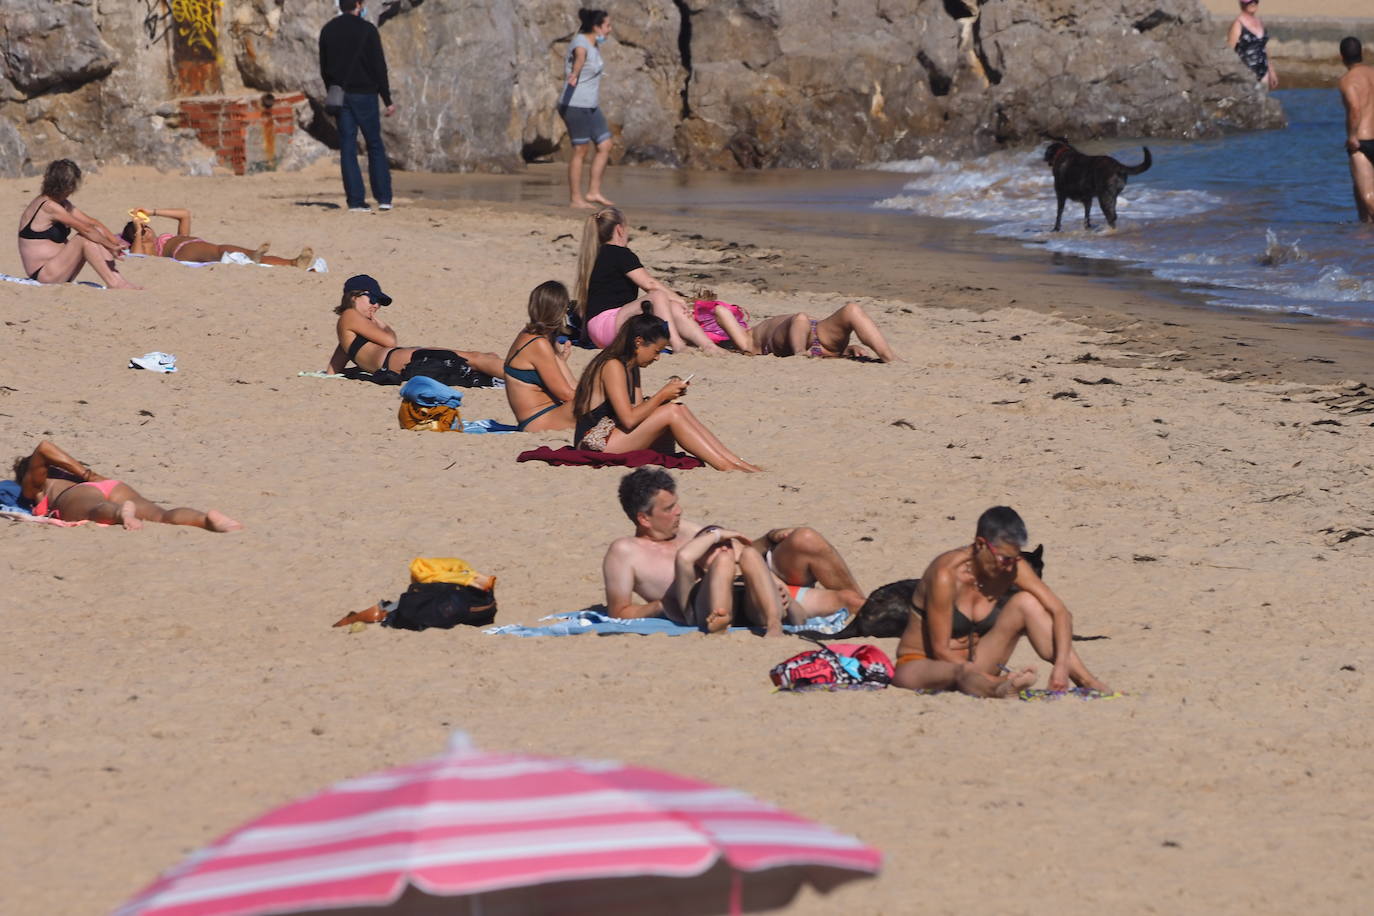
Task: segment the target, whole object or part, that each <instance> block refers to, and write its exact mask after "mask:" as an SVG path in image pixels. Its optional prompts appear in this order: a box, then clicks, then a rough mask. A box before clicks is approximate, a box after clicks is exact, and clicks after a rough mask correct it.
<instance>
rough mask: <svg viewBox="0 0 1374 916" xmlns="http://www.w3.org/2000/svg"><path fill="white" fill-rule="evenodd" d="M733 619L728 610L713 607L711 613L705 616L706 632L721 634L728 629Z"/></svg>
mask: <svg viewBox="0 0 1374 916" xmlns="http://www.w3.org/2000/svg"><path fill="white" fill-rule="evenodd" d="M733 619H734V615H733V614H731V613H730V610H729V608H723V607H713V608H711V613H709V614H707V615H706V632H707V633H723V632H725V631H726V630H728V629H730V622H731V620H733Z"/></svg>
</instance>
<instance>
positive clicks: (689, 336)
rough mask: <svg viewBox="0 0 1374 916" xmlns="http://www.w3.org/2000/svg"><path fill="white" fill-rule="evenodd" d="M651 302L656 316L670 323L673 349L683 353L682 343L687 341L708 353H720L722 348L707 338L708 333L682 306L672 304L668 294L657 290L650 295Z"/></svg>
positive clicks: (670, 337)
mask: <svg viewBox="0 0 1374 916" xmlns="http://www.w3.org/2000/svg"><path fill="white" fill-rule="evenodd" d="M649 301H650V302H652V303H653V304H654V314H655V315H657V316H658V317H660V318H662V319H663V320H664V321H666V322H667V323H668V331H669V334H668V337H669V339H670V340H672V341H675V342H674V343H673V349H674V351H676V352H681V349H682V342H683V341H684V340H685V341H686V342H687V343H689V344H692V345H693V346H696V347H700V348H701V349H702V350H703V351H705V352H706V353H720V352H721V349H720V347H718V346H716V342H715V341H714V340H712V339H711V338H710V337H707V336H706V332H705V331H703V330H702V329H701V325H699V324H697V322H696V319H695V318H693V317H692V316H691V315H689V314H687V313H686V312H685V311H684V310H683V309H682V307H681V306H679V305H677V304H676V303H674V302H672V301H671V300H670V299H669V298H668V293H667V292H665V291H664V290H661V289H656V290H654V291H653V292H651V293H649Z"/></svg>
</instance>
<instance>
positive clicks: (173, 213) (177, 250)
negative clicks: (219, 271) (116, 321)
mask: <svg viewBox="0 0 1374 916" xmlns="http://www.w3.org/2000/svg"><path fill="white" fill-rule="evenodd" d="M129 212H130V214H131V215H132V216H133V219H131V220H129V221H128V222H127V223H125V224H124V231H123V232H121V233H120V235H121V236H122V237H123V238H124V241H126V242H128V243H129V251H130V252H131V253H133V254H146V255H148V256H149V257H155V258H172V259H173V260H176V261H190V262H191V263H193V264H213V263H217V262H218V261H219V260H220V258H222V257H224V256H225V255H226V254H229V253H230V252H234V251H237V252H238V253H239V254H246V255H248V257H250V258H252V259H253V263H255V264H270V265H271V266H273V267H302V268H305V267H309V266H310V265H311V264H313V263H315V252H314V251H312V250H310V249H309V248H302V249H301V253H300V254H298V255H296V256H295V257H294V258H278V257H274V256H272V255H270V254H268V253H267V247H268V245H270V244H271V243H270V242H263V243H262V244H261V245H259V246H258V247H257V248H240V247H239V246H238V245H216V244H215V243H214V242H207V241H205V239H202V238H199V237H197V236H194V235H192V234H191V211H190V210H181V209H176V210H172V209H166V208H161V209H159V208H157V207H140V208H138V209H135V210H131V211H129ZM153 216H156V217H160V218H162V219H174V220H176V221H177V231H176V232H174V233H173V232H168V233H164V234H163V235H158V234H157V233H156V232H154V231H153V227H152V226H150V225H148V220H149V218H150V217H153Z"/></svg>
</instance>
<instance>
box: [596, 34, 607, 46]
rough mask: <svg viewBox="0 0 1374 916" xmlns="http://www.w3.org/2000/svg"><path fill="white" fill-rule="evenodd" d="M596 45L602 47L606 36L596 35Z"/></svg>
mask: <svg viewBox="0 0 1374 916" xmlns="http://www.w3.org/2000/svg"><path fill="white" fill-rule="evenodd" d="M596 43H597V44H599V45H604V44H605V43H606V36H605V35H598V36H596Z"/></svg>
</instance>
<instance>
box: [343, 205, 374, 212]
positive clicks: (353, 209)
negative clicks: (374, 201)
mask: <svg viewBox="0 0 1374 916" xmlns="http://www.w3.org/2000/svg"><path fill="white" fill-rule="evenodd" d="M348 212H349V213H371V212H372V208H371V207H369V206H367V205H366V204H364V205H363V206H361V207H349V208H348Z"/></svg>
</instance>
